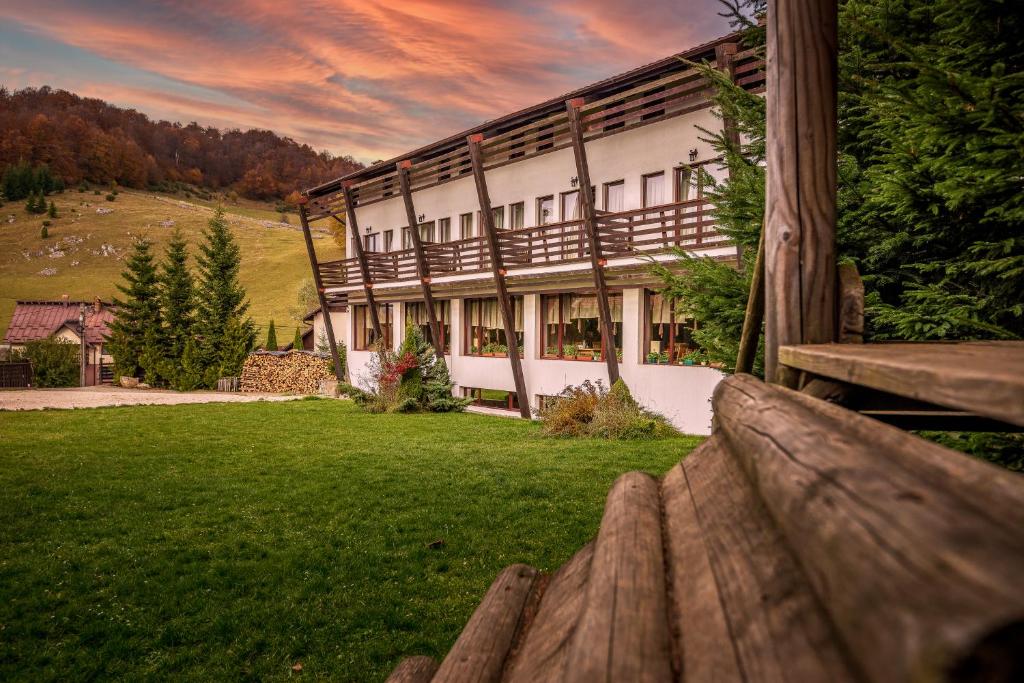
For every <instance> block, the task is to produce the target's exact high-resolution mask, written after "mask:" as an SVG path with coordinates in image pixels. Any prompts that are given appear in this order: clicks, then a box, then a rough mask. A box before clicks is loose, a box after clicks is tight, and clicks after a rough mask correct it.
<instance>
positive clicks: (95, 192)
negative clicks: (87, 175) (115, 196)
mask: <svg viewBox="0 0 1024 683" xmlns="http://www.w3.org/2000/svg"><path fill="white" fill-rule="evenodd" d="M92 193H93V194H100V191H99V190H93V191H92Z"/></svg>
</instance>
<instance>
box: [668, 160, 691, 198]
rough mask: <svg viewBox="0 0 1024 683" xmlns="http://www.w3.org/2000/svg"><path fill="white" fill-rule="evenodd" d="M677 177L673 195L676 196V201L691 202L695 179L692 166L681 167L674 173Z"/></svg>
mask: <svg viewBox="0 0 1024 683" xmlns="http://www.w3.org/2000/svg"><path fill="white" fill-rule="evenodd" d="M673 175H674V177H675V183H674V185H675V187H674V188H673V193H674V195H675V201H677V202H687V201H690V199H691V197H690V191H691V186H692V182H691V181H692V179H693V168H692V167H690V166H679V167H678V168H676V169H675V170H674V171H673Z"/></svg>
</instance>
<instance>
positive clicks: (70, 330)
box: [4, 296, 114, 385]
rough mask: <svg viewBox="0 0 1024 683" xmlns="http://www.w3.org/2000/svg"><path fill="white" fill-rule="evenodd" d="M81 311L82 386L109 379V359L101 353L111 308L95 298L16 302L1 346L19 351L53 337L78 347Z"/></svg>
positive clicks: (103, 352) (108, 328)
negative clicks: (84, 361)
mask: <svg viewBox="0 0 1024 683" xmlns="http://www.w3.org/2000/svg"><path fill="white" fill-rule="evenodd" d="M82 307H84V308H85V330H84V334H85V353H86V369H85V378H86V384H88V385H95V384H101V383H103V382H105V381H106V382H109V381H111V380H112V379H113V372H112V368H113V360H114V359H113V358H112V357H111V356H110V355H109V354H108V353H106V352H105V350H104V342H105V338H106V337H107V336H108V335H109V334H110V327H109V325H110V323H111V322H112V321H113V319H114V308H113V307H112V306H111V305H110V304H108V303H106V302H104V301H101V300H100V299H99V298H96V299H94V300H93V301H91V302H89V301H72V300H70V299H69V298H68V297H66V296H65V297H64V298H63V299H61V300H60V301H18V302H17V304H16V306H15V307H14V317H13V318H12V319H11V324H10V325H9V326H8V327H7V333H6V334H5V335H4V345H5V346H7V347H8V348H9V349H10V350H12V351H20V350H23V349H24V348H25V344H26V343H28V342H30V341H36V340H39V339H46V338H48V337H56V338H57V339H61V340H63V341H67V342H69V343H72V344H76V345H80V344H81V343H82V333H83V332H82V329H81V325H80V323H79V311H80V309H81V308H82Z"/></svg>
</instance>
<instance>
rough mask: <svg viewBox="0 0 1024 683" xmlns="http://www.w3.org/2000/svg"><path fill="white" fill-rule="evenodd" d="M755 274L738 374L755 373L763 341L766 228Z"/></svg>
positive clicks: (737, 362) (738, 361)
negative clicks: (756, 361)
mask: <svg viewBox="0 0 1024 683" xmlns="http://www.w3.org/2000/svg"><path fill="white" fill-rule="evenodd" d="M753 268H754V273H753V277H751V278H750V293H749V294H748V296H747V311H746V314H745V315H744V316H743V334H742V336H741V337H740V348H739V351H737V352H736V372H737V373H740V372H747V373H749V372H753V370H754V359H755V358H757V342H758V341H760V339H761V323H763V322H764V227H763V226H762V228H761V238H760V239H759V240H758V241H757V258H756V259H755V260H754V264H753Z"/></svg>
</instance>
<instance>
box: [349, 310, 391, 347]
mask: <svg viewBox="0 0 1024 683" xmlns="http://www.w3.org/2000/svg"><path fill="white" fill-rule="evenodd" d="M377 317H378V319H379V320H380V331H381V334H383V335H384V340H383V343H384V346H385V347H390V346H391V339H392V335H391V322H392V321H391V304H377ZM352 324H353V330H352V333H353V334H352V340H353V344H354V348H355V350H356V351H376V350H377V347H378V342H379V341H380V340H378V339H377V333H376V332H375V331H374V329H373V319H372V318H371V316H370V307H369V306H367V305H365V304H364V305H359V306H353V307H352Z"/></svg>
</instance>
